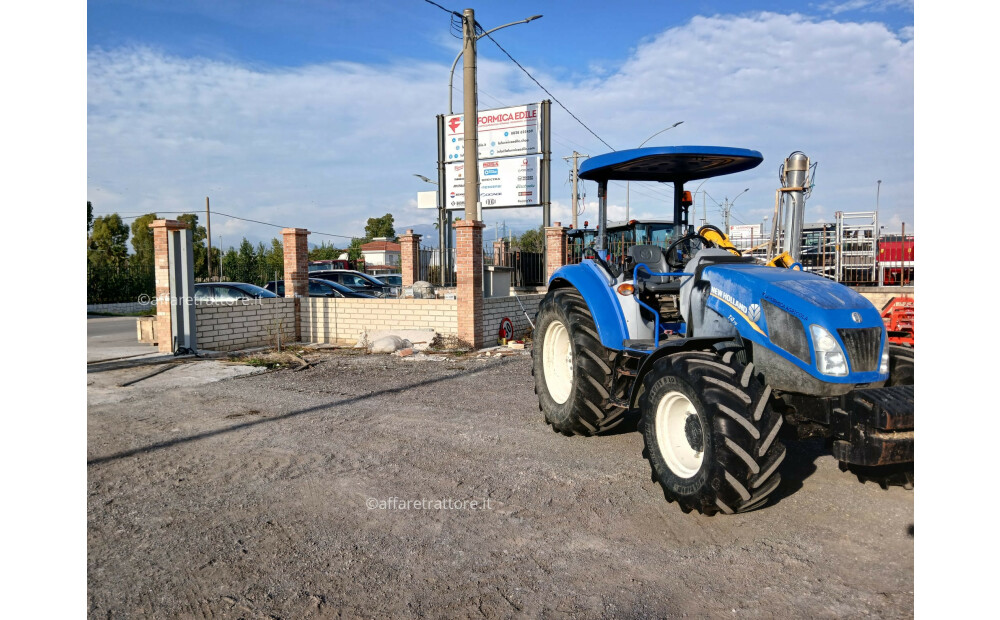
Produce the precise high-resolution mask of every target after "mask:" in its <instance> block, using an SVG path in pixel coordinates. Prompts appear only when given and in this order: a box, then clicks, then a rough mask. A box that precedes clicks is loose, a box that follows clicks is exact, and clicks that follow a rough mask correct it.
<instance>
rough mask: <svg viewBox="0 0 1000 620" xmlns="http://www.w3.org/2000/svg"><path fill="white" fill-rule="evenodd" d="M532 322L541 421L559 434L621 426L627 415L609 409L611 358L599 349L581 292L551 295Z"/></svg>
mask: <svg viewBox="0 0 1000 620" xmlns="http://www.w3.org/2000/svg"><path fill="white" fill-rule="evenodd" d="M535 323H536V324H535V334H536V340H535V343H534V345H533V346H532V349H531V357H532V360H531V362H532V365H531V374H532V375H534V377H535V393H536V394H538V407H539V409H541V410H542V413H543V414H544V415H545V421H546V422H548V423H549V424H551V425H552V428H553V429H554V430H556V431H558V432H560V433H562V434H564V435H596V434H598V433H600V432H602V431H606V430H609V429H611V428H613V427H615V426H617V425H618V424H620V423H621V422H622V420H624V413H625V411H626V410H625V409H624V408H621V407H616V406H613V405H612V404H611V402H612V398H611V397H612V390H613V383H614V371H613V368H614V363H615V362H614V356H615V353H614V352H612V351H609V350H608V349H606V348H605V347H604V346H603V345H601V340H600V338H599V337H598V335H597V328H596V326H595V325H594V318H593V316H592V315H591V314H590V309H589V308H588V307H587V303H586V302H585V301H584V300H583V297H582V296H581V295H580V293H579V292H578V291H577V290H576V289H574V288H558V289H554V290H550V291H549V292H548V294H547V295H546V296H545V297H544V298H543V299H542V301H541V303H540V304H539V306H538V318H537V320H536V322H535Z"/></svg>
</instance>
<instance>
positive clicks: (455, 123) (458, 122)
mask: <svg viewBox="0 0 1000 620" xmlns="http://www.w3.org/2000/svg"><path fill="white" fill-rule="evenodd" d="M461 124H462V119H460V118H459V117H457V116H456V117H455V118H453V119H451V120H450V121H448V127H450V128H451V131H452V133H454V132H455V130H457V129H458V126H459V125H461Z"/></svg>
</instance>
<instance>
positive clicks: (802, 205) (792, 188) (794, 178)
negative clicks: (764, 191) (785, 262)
mask: <svg viewBox="0 0 1000 620" xmlns="http://www.w3.org/2000/svg"><path fill="white" fill-rule="evenodd" d="M808 172H809V158H808V157H806V154H805V153H803V152H802V151H795V152H794V153H792V154H791V155H789V156H788V158H787V159H785V163H784V165H783V166H782V167H781V187H782V192H781V193H782V195H783V200H784V201H785V205H786V206H785V208H784V213H785V216H784V221H783V222H782V225H783V228H784V230H785V238H784V241H783V242H782V244H781V249H782V251H784V252H788V254H789V255H790V256H791V257H792V260H794V261H795V262H799V261H800V260H801V258H802V257H801V254H802V227H803V222H804V219H805V212H806V191H807V190H808V187H806V186H807V184H808V179H807V175H808Z"/></svg>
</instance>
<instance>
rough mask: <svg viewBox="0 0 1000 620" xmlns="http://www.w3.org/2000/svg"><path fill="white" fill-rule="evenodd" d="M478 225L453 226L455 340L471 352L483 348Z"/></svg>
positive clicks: (478, 223)
mask: <svg viewBox="0 0 1000 620" xmlns="http://www.w3.org/2000/svg"><path fill="white" fill-rule="evenodd" d="M484 227H485V225H484V224H483V223H482V222H478V221H468V220H461V221H459V222H456V223H455V237H456V239H455V251H456V255H457V256H456V259H455V269H456V271H457V272H458V274H457V275H458V291H457V297H458V337H459V338H461V339H462V340H464V341H466V342H468V343H469V344H471V345H472V346H473V348H476V349H479V348H482V346H483V228H484Z"/></svg>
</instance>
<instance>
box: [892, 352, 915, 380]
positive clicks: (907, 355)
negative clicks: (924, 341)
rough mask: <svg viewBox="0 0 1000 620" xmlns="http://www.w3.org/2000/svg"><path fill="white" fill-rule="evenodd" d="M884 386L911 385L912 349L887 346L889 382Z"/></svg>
mask: <svg viewBox="0 0 1000 620" xmlns="http://www.w3.org/2000/svg"><path fill="white" fill-rule="evenodd" d="M886 385H913V347H905V346H902V345H898V344H890V345H889V380H888V381H887V382H886Z"/></svg>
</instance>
